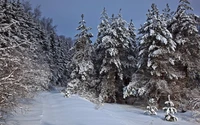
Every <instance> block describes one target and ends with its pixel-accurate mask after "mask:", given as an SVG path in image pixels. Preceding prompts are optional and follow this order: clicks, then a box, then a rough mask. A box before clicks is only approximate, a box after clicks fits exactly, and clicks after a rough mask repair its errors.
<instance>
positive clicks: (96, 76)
mask: <svg viewBox="0 0 200 125" xmlns="http://www.w3.org/2000/svg"><path fill="white" fill-rule="evenodd" d="M0 8H1V9H0V16H1V18H0V21H1V23H0V39H1V40H0V55H1V56H0V70H1V72H0V119H1V120H5V119H6V117H7V116H8V115H9V113H10V112H12V111H14V109H15V107H17V106H18V104H19V101H20V100H21V99H23V98H31V97H32V96H33V95H34V94H35V93H36V92H37V91H41V90H48V89H50V88H51V87H52V86H63V87H66V89H65V90H64V92H65V93H66V96H70V95H71V94H79V95H81V96H84V97H86V98H88V99H90V100H91V101H93V102H95V103H104V102H110V103H126V104H134V105H136V104H137V103H139V104H141V103H143V104H144V105H146V103H147V100H149V99H150V98H155V99H156V102H157V103H158V105H159V106H162V104H163V103H164V101H166V99H167V96H168V95H171V99H172V100H173V101H175V105H176V107H178V108H181V109H182V110H183V109H184V110H187V109H191V108H199V106H200V99H199V98H196V97H199V95H200V83H199V82H200V69H199V68H200V66H199V65H200V64H199V63H198V62H200V53H199V50H200V37H199V32H198V30H200V21H199V20H200V19H199V17H198V16H197V15H194V14H192V13H189V12H191V9H192V8H191V7H190V3H189V2H188V1H187V0H180V2H179V5H178V7H177V10H175V11H171V10H170V8H169V6H168V5H167V6H166V8H165V9H164V10H163V11H162V12H159V10H158V9H157V6H156V5H155V4H152V6H151V9H149V11H148V13H147V20H146V23H145V24H144V25H142V26H141V28H140V29H138V31H139V33H138V34H136V33H135V31H136V30H135V28H134V23H133V21H132V20H131V21H130V22H129V23H127V22H126V21H125V20H124V19H123V17H122V14H121V10H120V12H119V13H118V14H117V16H115V15H114V14H113V15H112V16H111V17H109V16H108V14H107V12H106V9H105V8H104V9H103V12H102V14H101V23H100V24H99V25H98V35H97V40H96V42H92V41H91V40H90V38H91V37H93V35H92V33H90V30H91V28H89V27H87V26H86V22H85V20H84V15H82V16H81V21H80V22H79V26H78V28H77V30H78V31H79V32H80V33H79V34H77V35H76V38H75V39H76V40H72V39H71V38H68V37H65V36H59V35H57V33H56V26H54V25H53V19H51V18H46V17H42V12H41V11H40V6H37V7H36V8H34V9H32V6H31V4H30V2H27V1H19V0H0ZM194 106H195V107H194Z"/></svg>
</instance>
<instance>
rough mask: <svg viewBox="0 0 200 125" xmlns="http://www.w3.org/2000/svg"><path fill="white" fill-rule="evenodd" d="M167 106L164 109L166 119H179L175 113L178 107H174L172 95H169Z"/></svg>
mask: <svg viewBox="0 0 200 125" xmlns="http://www.w3.org/2000/svg"><path fill="white" fill-rule="evenodd" d="M165 105H166V107H164V108H163V110H164V111H165V112H166V115H165V120H167V121H178V118H177V117H176V116H175V115H174V114H175V113H177V110H176V108H174V103H173V102H172V101H171V100H170V95H168V101H166V102H165Z"/></svg>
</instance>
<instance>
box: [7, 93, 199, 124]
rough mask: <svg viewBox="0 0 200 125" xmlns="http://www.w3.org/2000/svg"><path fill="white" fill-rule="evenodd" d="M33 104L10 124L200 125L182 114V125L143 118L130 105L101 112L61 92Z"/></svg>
mask: <svg viewBox="0 0 200 125" xmlns="http://www.w3.org/2000/svg"><path fill="white" fill-rule="evenodd" d="M31 103H32V104H27V105H26V106H24V107H26V108H28V109H27V111H26V112H23V113H21V114H15V115H14V116H13V117H12V118H10V119H9V122H8V124H9V125H13V124H16V123H17V124H18V125H197V123H194V122H192V121H188V120H187V119H186V118H187V117H186V116H188V115H190V114H189V113H187V114H182V113H181V114H178V117H179V121H178V122H167V121H164V120H163V117H164V113H163V112H162V111H161V112H159V113H158V116H148V115H144V114H143V110H140V109H136V108H133V107H132V106H127V105H117V104H104V105H103V106H101V107H100V108H99V109H98V110H97V109H95V106H96V105H95V104H93V103H91V102H89V101H87V100H85V99H83V98H80V97H78V96H72V97H70V98H65V97H63V95H62V94H61V93H59V92H42V93H40V94H39V95H38V96H37V97H35V99H34V100H32V101H31Z"/></svg>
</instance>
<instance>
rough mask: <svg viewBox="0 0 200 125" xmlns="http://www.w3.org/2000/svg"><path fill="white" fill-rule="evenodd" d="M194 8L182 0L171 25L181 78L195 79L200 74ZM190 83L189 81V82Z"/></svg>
mask: <svg viewBox="0 0 200 125" xmlns="http://www.w3.org/2000/svg"><path fill="white" fill-rule="evenodd" d="M190 11H192V8H191V7H190V2H189V1H188V0H180V1H179V5H178V8H177V10H176V12H175V14H174V17H173V19H172V22H171V24H170V27H169V29H170V31H171V32H172V34H173V39H174V41H175V42H176V43H177V50H176V52H175V54H174V55H175V58H176V62H175V64H176V67H178V70H179V72H180V73H179V76H178V77H179V78H182V79H185V83H186V82H187V80H189V79H191V78H192V79H194V78H195V77H196V74H197V72H199V65H198V64H199V63H198V62H199V59H200V55H199V50H200V46H199V45H200V43H199V37H200V36H199V34H198V29H197V22H196V20H195V16H194V15H193V14H191V13H189V12H190ZM188 82H189V81H188Z"/></svg>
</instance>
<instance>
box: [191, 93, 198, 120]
mask: <svg viewBox="0 0 200 125" xmlns="http://www.w3.org/2000/svg"><path fill="white" fill-rule="evenodd" d="M190 106H191V107H192V111H193V117H194V118H195V119H196V121H198V122H200V98H198V97H196V98H193V99H192V100H191V101H190Z"/></svg>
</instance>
